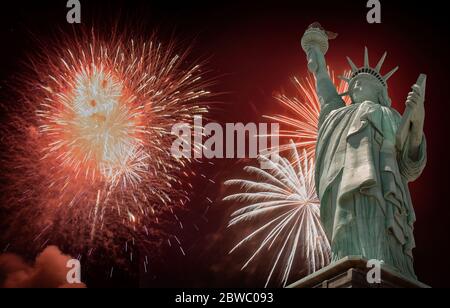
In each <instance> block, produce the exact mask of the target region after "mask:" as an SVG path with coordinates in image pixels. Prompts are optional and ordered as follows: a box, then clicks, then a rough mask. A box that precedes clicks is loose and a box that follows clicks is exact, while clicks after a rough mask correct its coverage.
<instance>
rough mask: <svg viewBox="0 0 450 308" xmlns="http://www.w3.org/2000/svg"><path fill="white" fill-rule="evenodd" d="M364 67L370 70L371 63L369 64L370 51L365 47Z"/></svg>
mask: <svg viewBox="0 0 450 308" xmlns="http://www.w3.org/2000/svg"><path fill="white" fill-rule="evenodd" d="M364 67H365V68H369V67H370V62H369V49H367V47H364Z"/></svg>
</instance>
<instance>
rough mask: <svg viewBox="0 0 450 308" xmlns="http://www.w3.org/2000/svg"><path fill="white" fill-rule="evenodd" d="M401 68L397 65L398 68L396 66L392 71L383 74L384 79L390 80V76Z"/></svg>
mask: <svg viewBox="0 0 450 308" xmlns="http://www.w3.org/2000/svg"><path fill="white" fill-rule="evenodd" d="M398 69H399V67H398V66H397V67H396V68H394V69H393V70H392V71H390V72H389V73H387V74H386V75H385V76H383V79H384V81H388V79H389V78H391V77H392V75H394V74H395V72H397V71H398Z"/></svg>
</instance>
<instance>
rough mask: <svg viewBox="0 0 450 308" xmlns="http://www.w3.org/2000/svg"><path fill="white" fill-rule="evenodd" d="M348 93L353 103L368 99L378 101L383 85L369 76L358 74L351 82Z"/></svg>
mask: <svg viewBox="0 0 450 308" xmlns="http://www.w3.org/2000/svg"><path fill="white" fill-rule="evenodd" d="M349 90H350V95H351V98H352V101H353V103H354V104H359V103H363V102H365V101H370V102H373V103H376V104H378V103H380V97H381V94H382V91H383V86H382V85H381V84H380V82H379V81H378V80H376V79H375V78H372V77H371V76H365V75H360V76H359V77H358V79H357V80H356V81H355V82H353V83H352V85H351V88H350V89H349Z"/></svg>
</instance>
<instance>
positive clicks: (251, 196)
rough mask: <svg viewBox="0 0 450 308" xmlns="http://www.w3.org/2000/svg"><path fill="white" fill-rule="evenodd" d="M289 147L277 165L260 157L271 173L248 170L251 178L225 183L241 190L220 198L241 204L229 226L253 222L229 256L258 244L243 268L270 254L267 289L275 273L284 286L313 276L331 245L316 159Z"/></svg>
mask: <svg viewBox="0 0 450 308" xmlns="http://www.w3.org/2000/svg"><path fill="white" fill-rule="evenodd" d="M290 149H291V151H292V158H291V159H290V160H288V159H286V158H283V157H280V159H279V161H278V163H276V164H275V163H273V162H272V161H271V160H269V159H268V158H266V157H264V156H261V157H260V158H259V160H262V161H265V162H267V163H269V164H272V167H273V169H272V170H269V171H266V170H262V169H259V168H256V167H246V168H245V169H244V170H245V171H246V173H247V174H248V175H251V176H252V180H244V179H237V180H230V181H227V182H226V183H225V184H226V185H230V186H235V187H238V188H239V191H244V192H239V193H237V194H234V195H230V196H228V197H226V198H225V199H224V200H225V201H233V202H236V203H238V204H245V206H243V207H242V208H240V209H239V210H238V211H236V212H235V213H233V214H232V219H231V221H230V223H229V226H230V227H231V226H235V225H244V224H248V223H249V222H251V223H252V226H251V228H252V230H254V231H253V232H251V233H250V234H248V235H247V236H245V237H244V238H243V239H242V240H241V241H240V242H239V243H238V244H237V245H236V246H235V247H234V248H233V249H232V250H231V252H230V253H233V252H235V251H236V250H238V249H241V248H244V246H246V245H247V246H248V245H249V244H250V243H255V242H257V243H259V244H258V246H257V248H256V249H255V251H254V252H252V254H251V256H250V258H249V259H248V260H247V262H246V263H245V264H244V266H243V267H242V270H244V269H245V268H247V267H248V266H249V265H250V263H251V262H254V261H255V260H256V259H257V258H259V262H261V263H266V262H268V261H266V260H265V259H266V258H267V257H268V256H269V255H270V256H271V257H272V264H271V267H270V273H269V274H268V277H267V281H266V287H267V286H268V285H269V283H270V282H271V280H272V278H274V276H276V275H278V276H279V277H280V279H279V281H281V284H282V285H283V286H286V285H287V284H288V282H289V281H291V280H292V279H299V278H300V277H301V275H302V274H303V275H305V274H310V273H312V272H315V271H316V270H318V269H320V268H322V267H324V266H326V265H328V263H329V261H330V246H329V243H328V240H327V238H326V235H325V233H324V230H323V229H322V226H321V223H320V202H319V199H318V197H317V194H316V190H315V183H314V159H313V158H309V157H308V156H307V153H306V151H304V152H303V153H302V154H299V152H298V150H297V145H296V144H294V143H293V142H292V143H291V145H290ZM301 156H302V157H301ZM292 162H294V163H292ZM263 259H264V261H263ZM302 271H303V273H302Z"/></svg>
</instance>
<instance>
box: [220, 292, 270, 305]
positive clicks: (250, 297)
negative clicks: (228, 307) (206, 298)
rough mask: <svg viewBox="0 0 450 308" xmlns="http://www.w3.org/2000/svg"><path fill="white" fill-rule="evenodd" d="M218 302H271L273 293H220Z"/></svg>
mask: <svg viewBox="0 0 450 308" xmlns="http://www.w3.org/2000/svg"><path fill="white" fill-rule="evenodd" d="M218 301H219V303H227V304H232V303H238V304H239V303H243V304H245V303H261V304H271V303H273V302H274V297H273V293H220V294H219V298H218Z"/></svg>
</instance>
